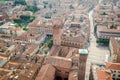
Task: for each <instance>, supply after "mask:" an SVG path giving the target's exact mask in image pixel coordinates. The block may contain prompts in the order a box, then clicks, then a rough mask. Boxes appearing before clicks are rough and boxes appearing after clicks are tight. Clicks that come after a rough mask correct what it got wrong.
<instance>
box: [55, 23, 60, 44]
mask: <svg viewBox="0 0 120 80" xmlns="http://www.w3.org/2000/svg"><path fill="white" fill-rule="evenodd" d="M61 35H62V24H59V23H58V24H55V25H54V27H53V45H61Z"/></svg>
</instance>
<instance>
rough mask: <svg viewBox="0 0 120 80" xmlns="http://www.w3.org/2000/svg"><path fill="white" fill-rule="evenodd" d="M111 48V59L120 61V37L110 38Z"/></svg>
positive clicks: (116, 61)
mask: <svg viewBox="0 0 120 80" xmlns="http://www.w3.org/2000/svg"><path fill="white" fill-rule="evenodd" d="M109 49H110V52H111V60H112V62H115V63H120V58H119V57H120V38H119V37H118V38H117V37H113V38H110V43H109Z"/></svg>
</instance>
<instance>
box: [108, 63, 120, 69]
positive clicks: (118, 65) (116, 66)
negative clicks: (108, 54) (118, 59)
mask: <svg viewBox="0 0 120 80" xmlns="http://www.w3.org/2000/svg"><path fill="white" fill-rule="evenodd" d="M106 67H107V68H108V69H113V70H120V63H111V62H107V63H106Z"/></svg>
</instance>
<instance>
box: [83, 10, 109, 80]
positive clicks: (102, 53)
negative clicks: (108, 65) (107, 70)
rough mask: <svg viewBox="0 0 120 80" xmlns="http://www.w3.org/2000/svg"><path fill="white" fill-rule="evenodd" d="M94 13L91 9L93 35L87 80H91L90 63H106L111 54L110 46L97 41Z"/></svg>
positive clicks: (87, 67)
mask: <svg viewBox="0 0 120 80" xmlns="http://www.w3.org/2000/svg"><path fill="white" fill-rule="evenodd" d="M92 13H93V11H91V12H90V13H89V18H90V26H91V36H90V37H91V41H90V47H89V48H88V50H89V55H88V59H87V66H86V77H85V80H89V73H90V65H91V64H92V63H96V64H105V61H106V59H107V58H106V56H108V55H109V50H108V47H104V46H99V45H98V44H97V43H96V38H95V36H94V26H93V18H92Z"/></svg>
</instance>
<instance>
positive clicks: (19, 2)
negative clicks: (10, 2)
mask: <svg viewBox="0 0 120 80" xmlns="http://www.w3.org/2000/svg"><path fill="white" fill-rule="evenodd" d="M14 5H26V2H25V0H15V2H14Z"/></svg>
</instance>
